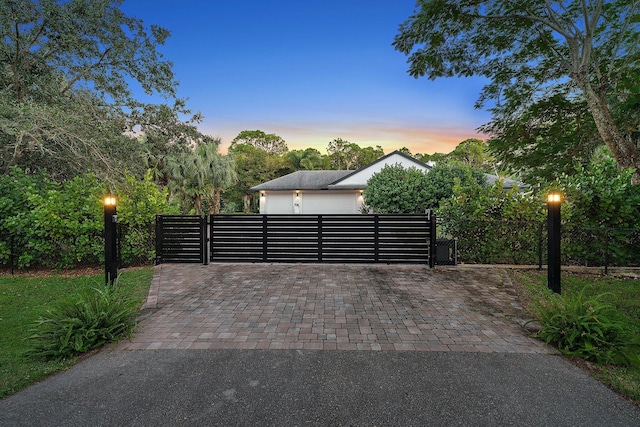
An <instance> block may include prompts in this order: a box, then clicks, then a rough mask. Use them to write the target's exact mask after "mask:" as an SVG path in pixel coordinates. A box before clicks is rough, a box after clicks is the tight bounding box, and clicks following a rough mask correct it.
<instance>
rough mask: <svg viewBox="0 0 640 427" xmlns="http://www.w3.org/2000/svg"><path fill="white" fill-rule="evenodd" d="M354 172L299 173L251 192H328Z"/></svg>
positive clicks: (265, 184) (253, 189) (270, 182)
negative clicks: (330, 185)
mask: <svg viewBox="0 0 640 427" xmlns="http://www.w3.org/2000/svg"><path fill="white" fill-rule="evenodd" d="M352 172H353V171H346V170H337V171H336V170H321V171H297V172H293V173H290V174H288V175H285V176H281V177H280V178H276V179H272V180H271V181H267V182H264V183H262V184H259V185H256V186H255V187H251V191H273V190H326V189H328V186H329V184H331V183H333V182H335V181H337V180H339V179H342V178H343V177H345V176H347V175H349V174H350V173H352Z"/></svg>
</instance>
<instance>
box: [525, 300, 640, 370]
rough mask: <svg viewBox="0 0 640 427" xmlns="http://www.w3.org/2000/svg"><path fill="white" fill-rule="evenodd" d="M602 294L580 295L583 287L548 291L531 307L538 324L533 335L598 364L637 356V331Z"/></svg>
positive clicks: (639, 344)
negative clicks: (560, 292) (573, 290)
mask: <svg viewBox="0 0 640 427" xmlns="http://www.w3.org/2000/svg"><path fill="white" fill-rule="evenodd" d="M604 296H605V295H602V294H601V295H598V296H595V297H592V298H589V299H587V298H585V297H584V289H582V290H581V291H580V292H578V293H576V294H570V295H563V296H560V295H557V294H554V295H548V297H547V298H546V299H543V300H540V301H538V302H537V304H536V305H535V307H534V315H535V316H536V318H537V320H538V321H539V322H540V324H541V326H542V327H541V329H540V331H539V332H538V333H537V337H539V338H541V339H542V340H544V341H545V342H546V343H547V344H552V345H554V346H555V347H557V348H558V350H560V351H561V352H562V353H564V354H568V355H573V356H578V357H581V358H584V359H587V360H592V361H594V362H597V363H599V364H614V365H623V366H625V365H628V364H633V363H637V362H638V361H639V360H640V359H639V358H638V355H637V353H636V352H637V350H638V348H640V342H639V341H638V338H637V331H634V330H632V329H630V327H629V325H630V324H629V322H628V320H627V319H626V318H625V317H624V315H622V314H621V313H620V312H619V311H617V310H616V309H615V307H614V306H613V305H612V304H609V303H606V302H603V301H602V298H603V297H604Z"/></svg>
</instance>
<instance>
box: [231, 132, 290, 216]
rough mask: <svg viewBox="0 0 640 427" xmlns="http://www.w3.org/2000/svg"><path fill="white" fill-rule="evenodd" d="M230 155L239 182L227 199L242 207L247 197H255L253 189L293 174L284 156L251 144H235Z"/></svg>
mask: <svg viewBox="0 0 640 427" xmlns="http://www.w3.org/2000/svg"><path fill="white" fill-rule="evenodd" d="M229 155H230V156H231V158H232V160H233V161H234V163H235V165H236V169H235V170H236V174H237V177H238V182H237V184H236V185H235V186H234V188H231V189H230V190H229V191H227V192H226V197H225V199H226V200H228V201H230V202H234V203H238V204H240V205H242V204H243V203H244V199H245V197H247V198H250V197H252V196H253V195H252V193H251V190H250V188H251V187H253V186H256V185H258V184H260V183H263V182H266V181H269V180H272V179H275V178H278V177H280V176H283V175H286V174H287V173H290V172H292V171H291V169H289V167H288V165H287V162H286V161H285V160H284V158H283V157H282V156H279V155H278V154H275V153H269V152H267V151H265V150H263V149H261V148H256V147H255V146H253V145H251V144H235V145H234V146H232V147H229ZM247 213H248V210H247Z"/></svg>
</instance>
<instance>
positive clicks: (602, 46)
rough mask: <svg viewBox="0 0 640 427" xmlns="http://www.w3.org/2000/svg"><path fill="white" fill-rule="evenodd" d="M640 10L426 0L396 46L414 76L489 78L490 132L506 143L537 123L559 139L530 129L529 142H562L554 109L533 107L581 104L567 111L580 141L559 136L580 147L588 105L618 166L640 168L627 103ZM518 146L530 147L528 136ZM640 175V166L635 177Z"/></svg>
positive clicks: (624, 4) (598, 1) (620, 5)
mask: <svg viewBox="0 0 640 427" xmlns="http://www.w3.org/2000/svg"><path fill="white" fill-rule="evenodd" d="M639 11H640V4H639V3H638V2H636V1H628V0H611V1H607V2H605V1H602V0H593V1H577V0H571V1H566V2H540V1H537V0H522V1H518V2H507V1H490V0H484V1H475V0H456V1H444V0H420V1H418V4H417V11H416V12H414V14H413V15H412V16H411V17H410V18H409V19H408V20H407V21H405V22H404V23H403V24H402V25H401V26H400V30H399V33H398V34H397V35H396V37H395V40H394V42H393V45H394V47H395V48H396V49H397V50H399V51H401V52H403V53H404V54H406V55H408V56H409V59H408V62H409V74H411V75H412V76H414V77H419V76H424V75H426V76H428V77H429V78H431V79H435V78H438V77H452V76H461V77H468V76H474V75H475V76H482V77H485V78H487V79H489V81H490V82H489V84H487V85H486V86H485V87H484V89H483V91H482V94H481V96H480V99H479V101H478V103H477V104H476V106H477V107H481V106H483V105H484V104H485V103H486V102H487V101H491V102H493V107H492V108H491V112H492V113H493V115H494V122H493V126H491V130H492V131H493V132H497V135H496V137H497V138H499V139H502V140H503V141H508V140H509V139H508V136H509V134H512V133H513V132H512V131H513V130H517V129H523V130H524V131H527V129H526V128H527V125H533V126H536V125H537V124H538V123H541V125H540V126H538V127H539V128H541V129H549V130H550V131H551V132H552V133H553V135H552V136H551V139H547V138H544V139H543V140H542V141H537V140H532V138H531V137H527V138H528V139H529V141H530V142H532V143H535V144H538V143H540V142H542V143H543V144H548V143H555V142H556V138H562V136H560V135H558V134H557V133H556V131H557V130H558V128H559V126H558V125H556V124H552V125H550V126H549V125H548V124H547V123H545V122H546V121H547V120H549V117H540V116H538V115H537V114H536V113H535V111H534V112H533V113H534V115H533V116H531V115H530V113H531V112H532V108H536V107H539V106H542V107H553V106H555V105H560V106H561V108H562V109H564V108H567V107H570V108H571V110H572V111H573V109H574V107H575V108H576V111H577V113H578V114H572V115H570V116H569V118H570V119H569V126H570V127H572V128H573V129H571V130H570V137H571V139H572V140H571V141H561V143H562V144H564V145H565V146H567V148H570V149H571V150H575V149H577V148H580V145H581V144H580V143H579V142H580V138H585V139H589V137H590V133H591V131H590V130H591V129H592V127H590V126H589V129H587V132H585V133H584V134H582V132H581V130H580V129H578V128H577V127H579V126H580V125H581V124H582V118H581V117H576V116H580V109H581V108H583V106H586V109H587V110H588V112H589V113H590V115H591V120H592V121H593V123H594V124H595V128H596V129H597V133H598V136H599V137H600V139H601V140H602V141H603V142H604V143H605V144H606V145H607V146H608V147H609V148H610V150H611V152H612V154H613V155H614V157H615V159H616V161H617V164H618V166H619V167H621V168H624V169H627V168H634V169H638V170H640V163H639V162H640V151H639V149H638V147H637V134H638V131H637V126H635V125H636V124H637V123H638V113H637V109H636V108H626V107H628V106H630V105H637V102H638V96H637V93H638V91H637V90H634V89H633V88H635V89H637V73H638V57H639V55H640V47H639V46H640V43H639V41H640V20H638V18H637V17H638V12H639ZM557 100H562V101H569V102H568V103H567V102H562V103H557V102H556V101H557ZM574 101H576V102H574ZM623 105H624V107H622V106H623ZM548 112H550V113H552V114H555V113H554V112H553V110H550V111H548ZM523 115H524V116H525V117H524V120H523V119H522V118H523ZM527 115H529V117H526V116H527ZM509 123H515V124H516V126H515V129H514V126H511V125H510V124H509ZM502 133H504V135H503V134H502ZM578 135H580V136H579V137H578ZM574 136H576V137H578V138H577V139H576V138H574ZM518 145H520V146H522V147H524V146H523V145H522V141H521V140H519V141H518ZM556 151H557V152H561V151H562V150H561V149H560V150H557V149H556ZM637 182H640V172H638V173H636V174H635V175H634V183H637Z"/></svg>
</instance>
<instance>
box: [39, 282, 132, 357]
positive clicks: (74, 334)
mask: <svg viewBox="0 0 640 427" xmlns="http://www.w3.org/2000/svg"><path fill="white" fill-rule="evenodd" d="M138 305H139V300H138V299H137V298H134V297H132V296H131V295H129V294H127V293H126V292H123V291H122V290H121V289H120V288H119V287H118V286H117V285H115V286H102V287H97V288H92V289H90V290H86V291H83V292H81V293H79V294H76V295H73V296H71V297H69V298H67V299H65V300H62V301H60V302H59V303H57V304H55V305H54V306H53V307H52V308H51V309H50V310H48V311H47V312H46V314H44V315H43V316H40V317H39V318H38V320H37V321H36V323H35V326H34V328H33V329H32V331H31V332H32V333H33V334H32V335H31V336H30V339H31V342H32V350H31V352H30V354H31V355H33V356H36V357H44V358H47V359H58V360H60V359H65V358H68V357H72V356H75V355H77V354H79V353H86V352H88V351H91V350H93V349H96V348H98V347H100V346H102V345H104V344H106V343H109V342H116V341H118V340H120V339H122V338H126V337H130V336H131V333H132V332H133V329H134V327H135V325H136V318H137V315H138Z"/></svg>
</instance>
